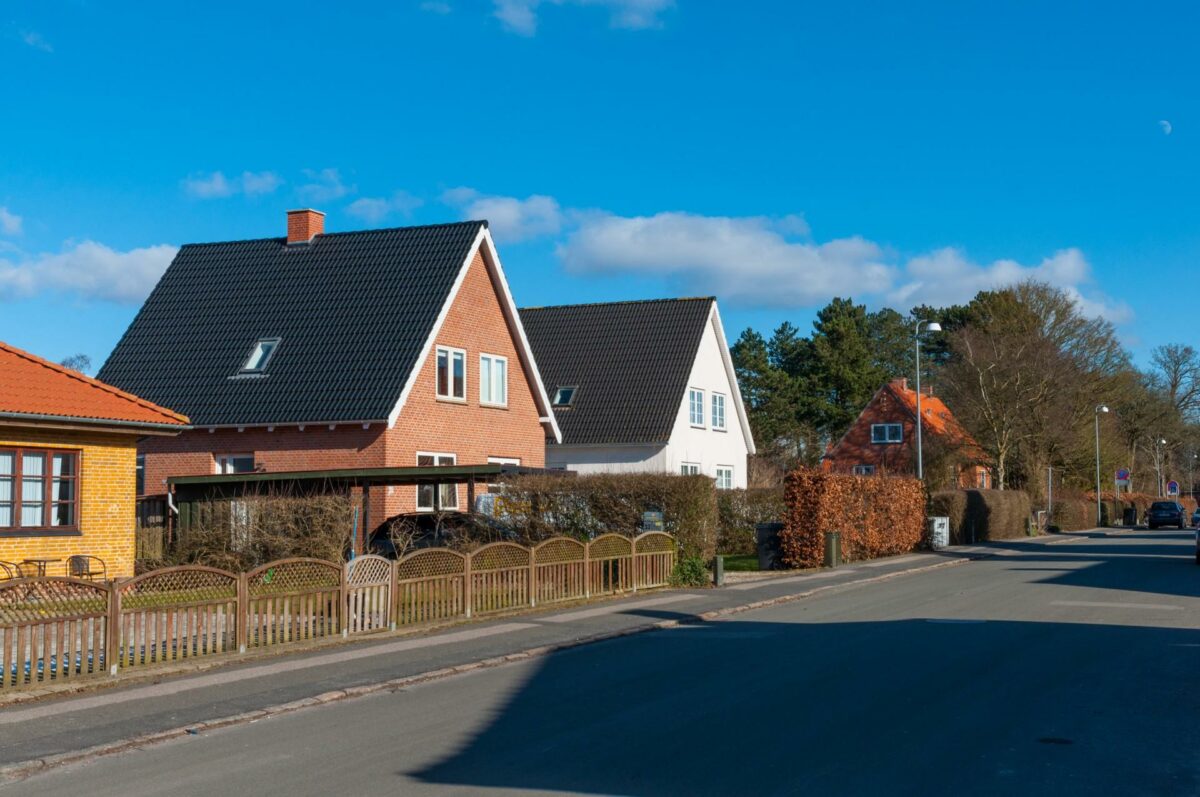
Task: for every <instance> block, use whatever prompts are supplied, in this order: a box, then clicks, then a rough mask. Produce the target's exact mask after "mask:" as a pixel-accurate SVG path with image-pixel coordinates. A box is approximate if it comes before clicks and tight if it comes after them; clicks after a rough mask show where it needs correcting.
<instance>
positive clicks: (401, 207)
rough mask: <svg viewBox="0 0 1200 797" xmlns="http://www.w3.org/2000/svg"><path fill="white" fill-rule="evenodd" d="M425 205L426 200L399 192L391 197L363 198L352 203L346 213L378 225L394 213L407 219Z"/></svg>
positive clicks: (405, 192)
mask: <svg viewBox="0 0 1200 797" xmlns="http://www.w3.org/2000/svg"><path fill="white" fill-rule="evenodd" d="M423 204H424V200H422V199H421V198H419V197H415V196H413V195H412V194H410V193H408V192H407V191H397V192H396V193H394V194H392V195H391V196H390V197H366V196H365V197H362V198H361V199H356V200H354V201H353V202H351V203H350V205H349V207H347V208H346V212H347V213H349V214H350V215H352V216H358V217H359V218H360V219H363V220H365V221H368V222H370V223H371V224H378V223H379V222H381V221H383V220H384V219H385V218H387V217H388V216H391V215H392V214H393V213H397V214H399V215H401V216H403V217H405V218H408V217H410V216H411V215H412V212H413V211H414V210H416V209H417V208H419V207H421V205H423Z"/></svg>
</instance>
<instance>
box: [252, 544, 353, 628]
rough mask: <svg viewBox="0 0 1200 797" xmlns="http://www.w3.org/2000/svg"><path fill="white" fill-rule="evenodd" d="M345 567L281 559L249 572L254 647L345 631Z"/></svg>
mask: <svg viewBox="0 0 1200 797" xmlns="http://www.w3.org/2000/svg"><path fill="white" fill-rule="evenodd" d="M342 577H343V571H342V566H341V565H339V564H335V563H334V562H326V561H324V560H320V559H281V560H280V561H278V562H270V563H268V564H265V565H262V566H261V567H258V568H255V569H254V570H252V571H250V572H249V573H247V574H246V582H247V592H248V596H249V599H248V601H247V604H248V606H247V612H246V619H247V626H246V628H247V638H246V643H247V645H249V646H250V647H264V646H268V645H285V644H288V643H290V642H302V641H305V640H309V639H315V638H317V637H323V636H330V635H333V634H337V633H339V632H340V631H341V618H342V616H343V608H344V607H343V606H342Z"/></svg>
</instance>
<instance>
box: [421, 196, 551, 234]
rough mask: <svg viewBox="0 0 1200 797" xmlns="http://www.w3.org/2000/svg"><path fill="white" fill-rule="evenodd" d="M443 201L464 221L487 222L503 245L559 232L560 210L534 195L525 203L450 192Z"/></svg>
mask: <svg viewBox="0 0 1200 797" xmlns="http://www.w3.org/2000/svg"><path fill="white" fill-rule="evenodd" d="M442 201H443V202H445V203H446V204H448V205H453V206H455V207H458V208H460V209H461V210H462V213H463V218H465V219H487V220H488V223H489V226H490V229H491V231H492V234H493V235H494V236H495V237H496V238H497V240H499V241H502V242H504V243H516V242H518V241H524V240H527V239H529V238H538V237H541V236H545V235H557V234H558V232H559V231H560V230H561V229H562V226H563V222H564V217H563V212H562V208H560V207H559V206H558V202H557V201H556V200H555V199H554V197H549V196H543V195H541V194H533V195H531V196H528V197H526V198H525V199H518V198H516V197H510V196H489V195H486V194H480V193H479V192H478V191H476V190H475V189H473V188H452V189H450V190H449V191H446V192H445V193H443V194H442Z"/></svg>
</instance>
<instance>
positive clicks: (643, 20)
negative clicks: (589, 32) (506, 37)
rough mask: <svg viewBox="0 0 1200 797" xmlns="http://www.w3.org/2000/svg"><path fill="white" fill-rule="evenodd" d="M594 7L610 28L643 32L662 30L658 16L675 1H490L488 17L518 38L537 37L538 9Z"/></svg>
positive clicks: (672, 5) (671, 6)
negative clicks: (602, 13)
mask: <svg viewBox="0 0 1200 797" xmlns="http://www.w3.org/2000/svg"><path fill="white" fill-rule="evenodd" d="M543 5H555V6H596V7H599V8H604V9H607V10H608V12H609V25H611V26H612V27H614V28H628V29H631V30H643V29H646V28H657V27H661V26H662V20H661V19H660V18H659V14H661V13H662V12H663V11H666V10H667V9H669V8H673V7H674V6H675V0H492V6H493V10H492V15H493V16H495V17H496V19H498V20H500V22H501V24H503V25H504V27H505V28H506V29H507V30H509V31H511V32H513V33H517V34H520V35H521V36H533V35H534V34H535V33H537V25H538V15H537V11H538V8H539V6H543Z"/></svg>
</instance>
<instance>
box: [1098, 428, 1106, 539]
mask: <svg viewBox="0 0 1200 797" xmlns="http://www.w3.org/2000/svg"><path fill="white" fill-rule="evenodd" d="M1102 412H1108V407H1107V406H1105V405H1104V404H1097V405H1096V528H1100V524H1101V522H1102V521H1103V519H1104V513H1103V512H1102V511H1101V509H1100V413H1102Z"/></svg>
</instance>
